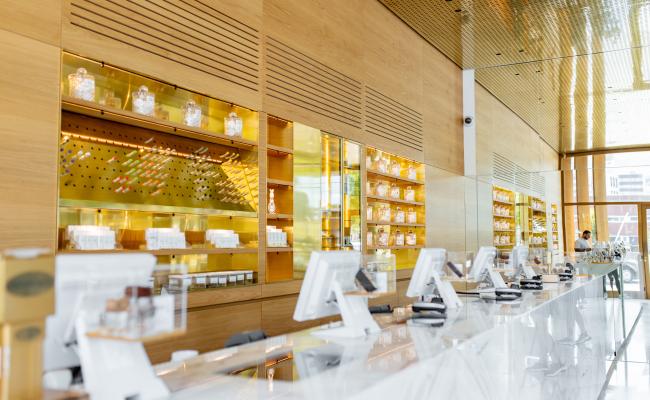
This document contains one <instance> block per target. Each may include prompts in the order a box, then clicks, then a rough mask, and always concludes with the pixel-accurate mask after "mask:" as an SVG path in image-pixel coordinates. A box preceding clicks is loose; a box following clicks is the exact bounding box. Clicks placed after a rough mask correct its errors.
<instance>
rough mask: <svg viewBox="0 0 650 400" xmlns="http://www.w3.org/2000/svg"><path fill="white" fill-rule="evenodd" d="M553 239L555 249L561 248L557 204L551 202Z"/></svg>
mask: <svg viewBox="0 0 650 400" xmlns="http://www.w3.org/2000/svg"><path fill="white" fill-rule="evenodd" d="M551 240H552V241H553V250H559V249H560V231H559V229H558V213H557V204H555V203H553V204H551Z"/></svg>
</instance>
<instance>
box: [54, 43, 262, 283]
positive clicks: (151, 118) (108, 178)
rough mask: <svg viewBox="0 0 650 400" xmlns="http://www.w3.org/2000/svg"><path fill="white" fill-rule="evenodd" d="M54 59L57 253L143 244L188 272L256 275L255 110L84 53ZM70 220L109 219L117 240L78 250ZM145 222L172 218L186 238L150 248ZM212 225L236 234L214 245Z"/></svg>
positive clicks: (103, 223) (169, 224) (105, 222)
mask: <svg viewBox="0 0 650 400" xmlns="http://www.w3.org/2000/svg"><path fill="white" fill-rule="evenodd" d="M62 59H63V64H62V75H61V90H62V105H61V108H62V114H61V136H60V143H59V216H58V227H59V235H58V252H59V253H128V252H147V253H150V254H153V255H155V256H156V257H157V258H158V260H159V262H160V263H169V264H175V263H179V264H180V263H183V264H186V265H187V266H188V272H189V273H190V274H203V273H207V272H225V271H253V272H254V279H252V280H251V281H249V282H250V283H255V282H256V281H257V272H258V265H259V260H258V254H259V246H258V232H259V221H258V204H259V165H258V136H259V113H257V112H256V111H253V110H249V109H247V108H244V107H240V106H237V105H234V104H232V103H229V102H224V101H221V100H218V99H215V98H211V97H207V96H204V95H201V94H198V93H195V92H191V91H188V90H185V89H182V88H179V87H176V86H174V85H170V84H167V83H165V82H161V81H157V80H155V79H151V78H149V77H146V76H143V75H139V74H136V73H132V72H129V71H126V70H123V69H120V68H118V67H114V66H110V65H107V64H104V63H101V62H96V61H93V60H90V59H87V58H83V57H78V56H75V55H72V54H68V53H64V54H63V58H62ZM84 70H85V72H84ZM143 87H146V88H147V89H146V90H144V91H143V90H142V88H143ZM136 92H138V93H139V94H138V95H137V96H136ZM143 92H145V93H149V94H148V95H146V96H144V97H141V96H140V94H142V93H143ZM136 98H137V100H136ZM143 99H144V100H143ZM141 100H142V103H138V102H140V101H141ZM143 104H145V105H146V107H145V106H143ZM147 107H149V108H147ZM189 110H193V112H192V113H190V112H189ZM190 117H191V118H190ZM239 126H241V129H238V127H239ZM71 225H86V226H92V229H107V230H108V231H110V232H113V233H114V236H115V240H114V244H113V243H111V241H109V243H108V244H106V245H102V246H98V247H99V248H103V249H100V250H94V249H93V250H87V249H88V248H92V247H93V246H84V245H83V244H82V242H80V241H79V240H76V239H75V238H73V237H71V235H70V230H69V229H68V227H70V226H71ZM148 228H174V229H176V230H178V231H179V232H181V233H182V234H183V235H184V236H183V237H182V238H180V239H179V241H183V242H184V243H176V244H174V245H173V246H167V247H173V248H162V249H158V248H156V249H153V248H149V247H150V246H149V244H148V243H147V238H146V230H147V229H148ZM210 229H220V230H231V231H233V232H235V233H236V234H238V243H239V244H238V245H237V246H233V247H222V246H218V247H216V246H215V245H214V244H212V243H211V242H210V241H209V240H207V238H206V231H207V230H210ZM73 239H74V240H73ZM203 279H205V278H203ZM204 286H205V285H204ZM226 286H227V285H226Z"/></svg>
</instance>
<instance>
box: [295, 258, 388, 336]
mask: <svg viewBox="0 0 650 400" xmlns="http://www.w3.org/2000/svg"><path fill="white" fill-rule="evenodd" d="M360 267H361V253H359V252H358V251H314V252H312V253H311V257H310V258H309V264H308V265H307V272H306V273H305V278H304V280H303V282H302V287H301V289H300V294H299V296H298V302H297V304H296V308H295V310H294V313H293V319H295V320H296V321H308V320H314V319H318V318H323V317H329V316H332V315H337V314H341V317H342V319H343V326H342V327H341V328H339V329H329V330H328V331H329V332H327V333H322V336H327V335H329V334H331V335H332V336H340V337H358V336H363V335H366V334H368V333H370V332H376V331H379V327H378V326H377V323H376V322H375V321H374V320H373V318H372V315H370V312H369V311H368V303H367V298H366V297H364V296H363V295H360V294H359V293H353V292H357V291H358V290H357V285H356V281H355V276H356V274H357V272H358V271H359V269H360ZM316 334H317V335H320V333H316Z"/></svg>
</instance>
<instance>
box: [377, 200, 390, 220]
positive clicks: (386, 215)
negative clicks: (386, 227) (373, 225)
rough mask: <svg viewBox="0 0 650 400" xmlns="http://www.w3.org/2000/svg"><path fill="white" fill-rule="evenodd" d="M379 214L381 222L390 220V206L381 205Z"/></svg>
mask: <svg viewBox="0 0 650 400" xmlns="http://www.w3.org/2000/svg"><path fill="white" fill-rule="evenodd" d="M378 214H379V221H380V222H390V207H389V206H388V205H387V204H382V205H380V206H379V211H378Z"/></svg>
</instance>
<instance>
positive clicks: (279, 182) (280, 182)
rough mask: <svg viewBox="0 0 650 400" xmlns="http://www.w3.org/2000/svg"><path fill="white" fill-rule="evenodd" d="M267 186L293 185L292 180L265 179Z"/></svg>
mask: <svg viewBox="0 0 650 400" xmlns="http://www.w3.org/2000/svg"><path fill="white" fill-rule="evenodd" d="M266 184H267V186H270V187H284V186H293V181H286V180H284V179H270V178H269V179H267V180H266Z"/></svg>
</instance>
